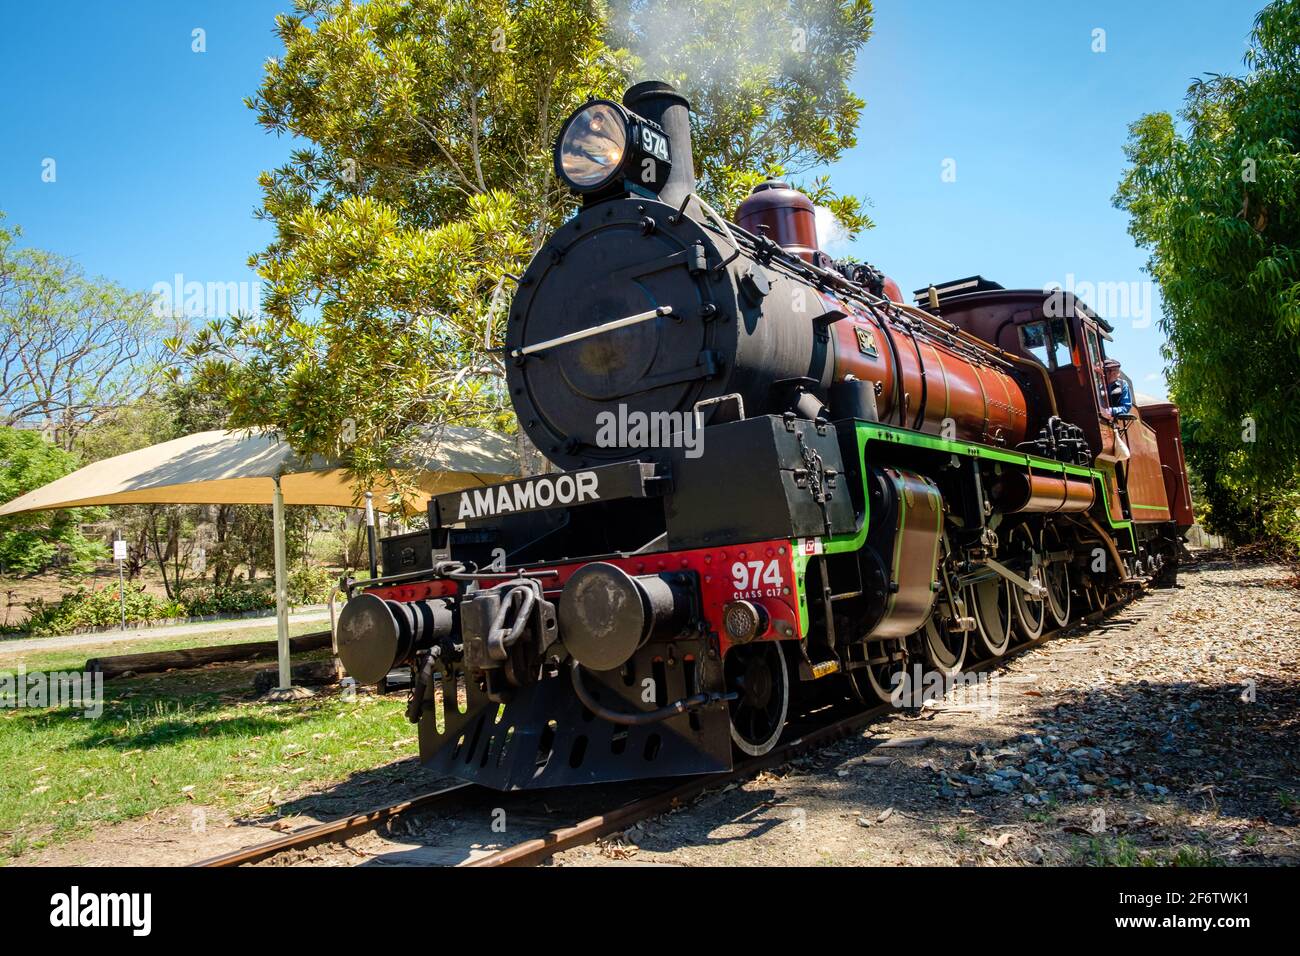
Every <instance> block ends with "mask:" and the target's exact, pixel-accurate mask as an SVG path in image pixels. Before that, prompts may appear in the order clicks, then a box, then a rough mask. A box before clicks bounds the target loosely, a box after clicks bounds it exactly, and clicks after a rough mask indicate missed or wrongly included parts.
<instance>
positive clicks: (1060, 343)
mask: <svg viewBox="0 0 1300 956" xmlns="http://www.w3.org/2000/svg"><path fill="white" fill-rule="evenodd" d="M1050 331H1051V333H1052V368H1069V367H1070V366H1071V365H1072V364H1073V361H1072V360H1071V358H1070V333H1069V332H1068V331H1067V326H1066V324H1065V319H1052V323H1051V326H1050Z"/></svg>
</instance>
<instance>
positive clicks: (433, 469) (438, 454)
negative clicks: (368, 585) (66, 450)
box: [0, 425, 519, 515]
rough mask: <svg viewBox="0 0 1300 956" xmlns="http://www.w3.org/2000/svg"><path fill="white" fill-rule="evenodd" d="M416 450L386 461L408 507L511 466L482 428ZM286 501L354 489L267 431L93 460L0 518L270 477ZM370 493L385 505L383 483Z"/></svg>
mask: <svg viewBox="0 0 1300 956" xmlns="http://www.w3.org/2000/svg"><path fill="white" fill-rule="evenodd" d="M422 444H423V445H424V447H425V449H426V450H425V451H423V452H422V453H421V454H420V455H418V456H416V457H414V458H412V459H411V460H410V461H406V462H403V463H401V464H400V465H397V466H395V467H394V469H393V470H394V471H400V472H402V473H404V475H405V476H406V477H407V479H408V481H410V482H411V483H413V484H414V485H415V486H416V488H418V492H415V493H413V494H411V495H409V496H408V497H407V498H406V499H405V501H404V507H405V510H406V511H408V512H417V511H420V510H422V509H423V508H424V507H425V504H426V502H427V501H428V499H429V497H430V496H432V495H435V494H440V493H442V492H445V491H455V490H457V489H460V488H466V487H471V486H474V485H482V484H490V483H492V482H495V481H501V480H502V479H503V478H508V477H513V476H515V475H517V474H518V472H519V464H518V458H517V456H516V454H515V447H514V442H513V441H512V440H511V439H510V438H509V437H508V436H506V435H502V434H500V433H498V432H493V431H489V430H487V429H481V428H464V427H455V426H450V425H448V426H444V427H442V428H439V429H437V430H435V431H433V432H431V433H430V434H429V436H428V438H427V440H426V441H425V442H423V443H422ZM277 477H278V478H279V479H280V490H281V492H282V493H283V495H284V502H285V504H290V505H338V506H340V507H345V508H346V507H353V506H355V505H356V504H357V501H358V496H357V495H356V491H357V489H356V487H355V486H354V485H353V484H352V483H351V482H349V481H348V477H347V473H346V470H345V469H344V468H343V467H341V466H340V465H339V464H338V463H337V462H331V461H327V460H325V459H323V458H320V457H316V458H314V459H311V460H304V459H303V458H301V457H300V456H299V455H297V454H296V453H295V452H294V451H293V449H291V448H290V447H289V445H288V444H287V443H286V442H283V441H281V440H280V439H279V438H278V437H277V436H276V435H275V434H264V435H257V434H249V433H246V432H235V431H208V432H199V433H198V434H195V435H186V436H185V437H184V438H177V439H175V440H174V441H168V442H163V443H162V444H160V445H151V446H150V447H148V448H141V449H140V450H139V451H133V452H128V453H126V454H125V455H118V456H117V457H115V458H107V459H105V460H103V461H97V462H95V463H94V464H92V465H87V466H86V467H85V468H82V469H79V470H78V471H74V472H73V473H72V474H70V475H65V476H64V477H62V478H60V479H58V480H57V481H53V482H50V484H48V485H45V486H43V487H41V488H37V489H36V490H34V491H30V492H28V493H27V494H25V495H21V496H20V497H18V498H14V499H13V500H12V501H9V502H7V503H5V504H4V505H0V515H11V514H18V513H20V512H25V511H50V510H53V509H58V508H77V507H82V506H88V505H131V504H218V505H219V504H270V503H271V500H272V496H273V494H274V492H275V479H276V478H277ZM367 490H368V491H372V492H374V495H375V507H376V508H377V509H379V510H388V509H389V507H390V506H389V504H388V496H389V494H390V493H392V491H393V486H392V485H391V484H382V483H381V484H379V485H377V486H374V487H371V488H368V489H364V488H363V489H361V491H363V492H364V491H367Z"/></svg>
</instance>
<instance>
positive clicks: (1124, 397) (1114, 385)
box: [1104, 359, 1133, 418]
mask: <svg viewBox="0 0 1300 956" xmlns="http://www.w3.org/2000/svg"><path fill="white" fill-rule="evenodd" d="M1104 367H1105V369H1106V397H1107V400H1108V401H1109V402H1110V414H1111V417H1113V418H1118V417H1119V416H1120V415H1127V414H1128V413H1129V412H1131V411H1133V392H1132V390H1131V389H1129V387H1128V382H1127V381H1126V380H1125V378H1124V376H1122V375H1120V371H1119V362H1117V361H1115V360H1114V359H1106V363H1105V366H1104Z"/></svg>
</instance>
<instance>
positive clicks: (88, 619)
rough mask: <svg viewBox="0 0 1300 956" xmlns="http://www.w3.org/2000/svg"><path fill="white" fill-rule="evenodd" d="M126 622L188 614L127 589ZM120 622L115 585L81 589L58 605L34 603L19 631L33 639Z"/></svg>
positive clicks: (179, 607)
mask: <svg viewBox="0 0 1300 956" xmlns="http://www.w3.org/2000/svg"><path fill="white" fill-rule="evenodd" d="M125 594H126V621H127V623H128V624H147V623H149V622H151V621H165V620H170V619H172V618H178V617H184V616H185V615H186V613H187V610H186V608H185V606H184V605H182V604H180V603H178V602H176V601H168V600H160V599H159V598H156V597H154V596H153V595H152V594H149V593H148V592H146V591H145V589H144V586H143V585H141V584H127V586H126V592H125ZM121 620H122V605H121V601H120V599H119V595H118V590H117V587H116V586H115V585H110V586H108V587H104V588H86V587H80V588H78V589H77V590H75V591H73V592H71V593H69V594H65V595H63V597H61V598H60V599H59V600H58V601H55V602H53V603H47V602H45V601H42V600H39V599H38V600H36V601H34V602H33V603H32V605H31V613H30V615H29V617H28V618H27V621H26V623H25V624H23V625H22V628H23V629H24V630H26V631H28V632H30V633H31V634H33V635H34V636H38V637H50V636H53V635H56V634H67V633H69V632H71V631H74V630H76V629H77V628H80V627H110V626H112V625H114V624H119V623H120V622H121Z"/></svg>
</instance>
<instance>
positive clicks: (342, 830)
mask: <svg viewBox="0 0 1300 956" xmlns="http://www.w3.org/2000/svg"><path fill="white" fill-rule="evenodd" d="M482 789H484V788H482V787H479V786H478V785H477V784H473V783H458V784H455V785H454V786H450V787H444V788H443V789H441V790H434V791H431V792H430V793H423V794H420V795H419V796H418V797H412V798H411V799H410V800H402V801H400V802H398V803H392V804H389V805H388V806H384V807H376V808H375V809H373V810H368V811H366V812H365V813H356V814H353V815H352V816H350V817H343V818H342V819H340V820H331V821H330V822H328V823H318V824H315V825H314V826H309V827H305V828H304V829H301V830H295V831H294V832H292V833H286V834H285V835H284V836H282V837H277V838H276V839H274V840H267V841H266V842H265V843H255V844H253V845H252V846H246V847H241V848H240V849H238V850H231V851H230V852H229V853H223V854H221V855H220V856H214V857H209V858H208V859H206V860H200V861H199V862H198V863H192V864H190V865H191V866H201V867H227V866H246V865H247V864H249V863H259V862H261V861H262V860H265V859H267V858H268V857H272V856H275V855H276V854H277V853H283V852H284V851H286V850H301V849H305V848H307V847H310V846H316V845H317V844H318V843H337V842H340V841H342V840H348V839H351V838H352V837H354V836H359V835H360V834H362V833H367V832H369V831H370V830H374V829H376V828H377V827H379V826H382V825H383V824H385V823H387V822H388V821H390V820H392V819H394V818H396V817H398V816H400V815H402V814H403V813H409V812H411V811H412V810H427V809H429V808H430V807H433V806H437V805H438V804H451V803H455V802H458V801H459V800H460V799H462V798H464V797H467V796H470V794H471V793H472V792H474V791H478V790H482Z"/></svg>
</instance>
